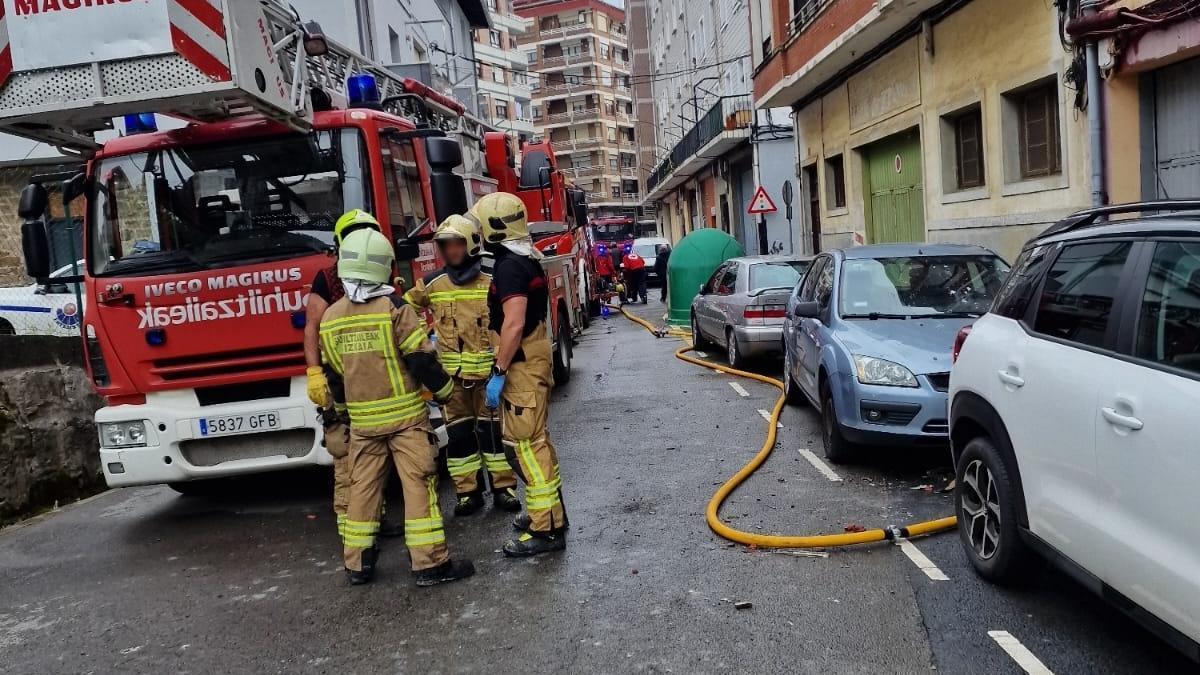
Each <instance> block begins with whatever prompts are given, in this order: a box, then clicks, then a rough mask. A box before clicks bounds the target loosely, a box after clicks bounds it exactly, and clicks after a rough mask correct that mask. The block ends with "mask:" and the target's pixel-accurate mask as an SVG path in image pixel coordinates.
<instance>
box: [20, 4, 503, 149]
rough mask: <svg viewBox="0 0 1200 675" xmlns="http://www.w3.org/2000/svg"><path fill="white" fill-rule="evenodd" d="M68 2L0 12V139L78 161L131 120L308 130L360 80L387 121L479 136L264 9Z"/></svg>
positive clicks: (442, 104) (446, 110)
mask: <svg viewBox="0 0 1200 675" xmlns="http://www.w3.org/2000/svg"><path fill="white" fill-rule="evenodd" d="M66 4H68V3H55V5H53V6H55V7H62V6H63V5H66ZM79 4H80V6H79V7H76V8H73V9H67V8H65V7H64V8H61V9H56V10H53V11H46V10H45V5H44V3H42V2H40V1H39V0H13V2H12V3H9V2H4V3H0V46H2V48H0V131H3V132H7V133H11V134H15V135H17V136H23V137H25V138H29V139H33V140H36V141H41V142H44V143H47V144H49V145H51V146H54V147H56V148H59V149H60V150H62V151H64V152H68V153H72V154H78V155H84V156H86V155H90V154H92V153H94V152H95V151H97V150H98V149H99V147H100V144H99V143H97V141H96V140H95V137H94V134H95V133H96V132H100V131H104V130H108V129H112V128H113V119H114V118H116V117H123V116H125V115H133V114H144V113H161V114H165V115H170V116H173V117H178V118H181V119H184V120H190V121H198V122H217V121H227V120H231V119H235V118H239V117H248V116H255V117H263V118H267V119H269V120H274V121H276V122H279V123H281V124H284V125H286V126H288V127H291V128H292V129H295V130H297V131H308V130H309V129H310V128H311V125H312V119H313V110H314V102H315V105H316V107H317V108H318V109H319V108H344V107H346V104H347V94H348V92H347V81H348V80H350V79H351V78H352V77H353V76H355V75H363V74H369V75H371V76H372V77H373V79H374V82H375V86H377V87H378V89H379V94H380V96H381V98H382V101H383V103H382V106H381V107H382V108H383V109H384V110H385V111H387V112H390V113H392V114H396V115H399V116H403V117H406V118H409V119H411V120H413V121H414V122H416V123H418V124H421V125H424V126H429V127H432V128H436V129H440V130H442V131H445V132H447V133H448V134H451V133H463V134H466V135H468V136H473V137H478V138H480V139H482V137H483V132H484V131H485V130H486V127H485V126H484V125H483V124H482V123H481V122H479V121H478V120H476V119H474V118H471V117H469V116H467V115H465V114H464V110H463V107H462V105H461V104H459V103H458V102H457V101H455V100H454V99H452V98H449V97H446V96H444V95H442V94H440V93H438V92H436V91H433V90H431V89H429V88H428V87H426V86H425V85H424V84H422V83H420V82H417V81H415V80H411V79H407V78H401V77H399V76H397V75H396V74H394V73H393V72H391V71H390V70H388V69H387V68H386V67H384V66H382V65H379V64H377V63H374V62H371V61H370V60H368V59H366V58H365V57H363V56H362V55H361V54H358V53H356V52H355V51H353V50H351V49H349V48H346V47H344V46H343V45H340V44H338V43H337V42H335V41H333V40H330V39H327V38H326V37H325V36H324V35H322V34H321V32H320V27H319V26H318V25H317V24H315V23H306V22H305V21H303V20H302V18H301V17H300V16H299V15H297V14H296V13H295V12H294V10H292V9H290V8H289V7H285V6H283V5H282V4H280V3H279V2H276V0H140V1H139V2H134V3H126V2H115V3H111V4H107V3H101V2H96V3H95V4H94V5H93V4H92V3H79ZM9 7H12V9H8V8H9ZM50 45H52V47H50Z"/></svg>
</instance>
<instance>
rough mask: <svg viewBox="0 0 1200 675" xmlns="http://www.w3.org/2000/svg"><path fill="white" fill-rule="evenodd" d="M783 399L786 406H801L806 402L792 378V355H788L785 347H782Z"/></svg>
mask: <svg viewBox="0 0 1200 675" xmlns="http://www.w3.org/2000/svg"><path fill="white" fill-rule="evenodd" d="M783 397H784V399H785V400H786V401H787V403H788V405H794V406H802V405H804V404H805V403H807V402H808V399H806V398H804V392H802V391H800V387H799V386H798V385H797V384H796V380H795V379H794V378H792V355H791V354H789V353H788V350H787V345H784V347H783Z"/></svg>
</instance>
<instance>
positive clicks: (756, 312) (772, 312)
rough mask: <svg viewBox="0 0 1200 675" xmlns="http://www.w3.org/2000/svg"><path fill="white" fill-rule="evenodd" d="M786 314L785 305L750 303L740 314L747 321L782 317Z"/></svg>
mask: <svg viewBox="0 0 1200 675" xmlns="http://www.w3.org/2000/svg"><path fill="white" fill-rule="evenodd" d="M786 315H787V306H786V305H750V306H749V307H747V308H746V309H745V310H744V311H743V312H742V316H744V317H745V318H746V320H747V321H750V320H758V321H762V320H764V319H782V318H783V317H784V316H786Z"/></svg>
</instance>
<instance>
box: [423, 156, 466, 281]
mask: <svg viewBox="0 0 1200 675" xmlns="http://www.w3.org/2000/svg"><path fill="white" fill-rule="evenodd" d="M425 158H426V160H427V161H428V162H429V192H430V194H431V196H432V197H433V215H434V218H436V221H437V222H438V223H440V222H442V221H443V220H445V219H446V218H448V217H450V216H451V215H454V214H460V215H461V214H463V213H466V212H467V187H466V184H465V183H464V182H463V179H462V176H459V175H457V174H455V173H454V167H456V166H458V165H459V164H462V161H463V156H462V146H460V145H459V144H458V142H457V141H455V140H453V139H450V138H428V139H425ZM414 257H415V256H414Z"/></svg>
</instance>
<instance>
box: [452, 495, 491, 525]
mask: <svg viewBox="0 0 1200 675" xmlns="http://www.w3.org/2000/svg"><path fill="white" fill-rule="evenodd" d="M483 503H484V502H483V494H482V493H481V492H480V491H479V490H476V491H474V492H468V493H466V494H461V495H459V496H458V502H457V503H455V504H454V516H455V517H456V518H461V517H463V516H469V515H471V514H472V513H475V512H476V511H478V510H479V509H482V508H483Z"/></svg>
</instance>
